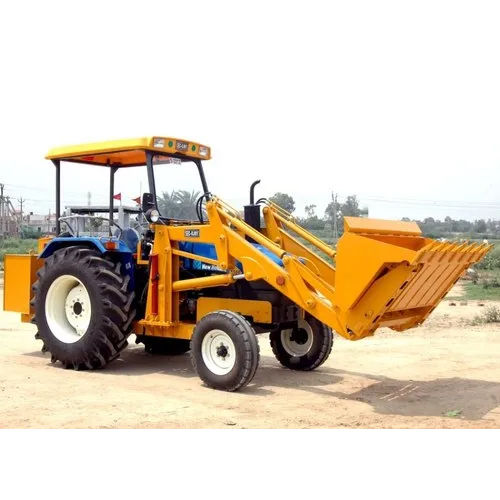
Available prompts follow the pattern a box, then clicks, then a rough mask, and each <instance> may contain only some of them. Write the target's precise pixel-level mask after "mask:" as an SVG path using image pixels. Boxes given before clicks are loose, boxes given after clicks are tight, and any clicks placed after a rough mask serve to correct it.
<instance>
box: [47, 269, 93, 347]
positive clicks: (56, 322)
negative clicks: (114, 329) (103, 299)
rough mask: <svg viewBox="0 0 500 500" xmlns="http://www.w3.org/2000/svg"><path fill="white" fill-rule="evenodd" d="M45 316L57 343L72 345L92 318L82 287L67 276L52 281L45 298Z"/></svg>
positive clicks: (84, 331)
mask: <svg viewBox="0 0 500 500" xmlns="http://www.w3.org/2000/svg"><path fill="white" fill-rule="evenodd" d="M45 317H46V319H47V324H48V326H49V328H50V330H51V332H52V333H53V334H54V336H55V337H56V338H57V339H58V340H59V341H61V342H64V343H65V344H72V343H74V342H77V341H78V340H80V339H81V338H82V337H83V336H84V335H85V333H86V332H87V329H88V327H89V324H90V318H91V317H92V305H91V302H90V296H89V293H88V291H87V289H86V288H85V285H84V284H83V283H82V282H81V281H80V280H79V279H78V278H76V277H75V276H71V275H70V274H64V275H63V276H59V277H58V278H56V279H55V280H54V281H53V282H52V284H51V285H50V287H49V290H48V292H47V296H46V298H45Z"/></svg>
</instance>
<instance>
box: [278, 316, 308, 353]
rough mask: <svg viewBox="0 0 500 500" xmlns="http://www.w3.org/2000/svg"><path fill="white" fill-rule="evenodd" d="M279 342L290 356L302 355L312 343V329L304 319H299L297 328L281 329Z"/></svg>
mask: <svg viewBox="0 0 500 500" xmlns="http://www.w3.org/2000/svg"><path fill="white" fill-rule="evenodd" d="M281 344H282V345H283V349H285V351H286V352H287V353H288V354H290V356H298V357H300V356H304V355H305V354H307V353H308V352H309V351H310V350H311V347H312V344H313V330H312V328H311V325H310V324H309V323H308V322H307V321H306V320H305V319H302V318H301V319H299V321H298V322H297V329H293V328H287V329H286V330H281Z"/></svg>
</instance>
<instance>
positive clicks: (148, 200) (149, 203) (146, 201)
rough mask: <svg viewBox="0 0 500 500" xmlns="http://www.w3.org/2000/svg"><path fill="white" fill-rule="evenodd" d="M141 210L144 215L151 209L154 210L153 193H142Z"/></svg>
mask: <svg viewBox="0 0 500 500" xmlns="http://www.w3.org/2000/svg"><path fill="white" fill-rule="evenodd" d="M141 208H142V211H143V212H144V213H146V212H147V211H148V210H151V209H152V208H156V203H155V198H154V196H153V193H143V195H142V203H141Z"/></svg>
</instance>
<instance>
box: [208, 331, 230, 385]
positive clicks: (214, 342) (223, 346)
mask: <svg viewBox="0 0 500 500" xmlns="http://www.w3.org/2000/svg"><path fill="white" fill-rule="evenodd" d="M201 356H202V358H203V362H204V363H205V366H206V367H207V368H208V369H209V370H210V371H211V372H212V373H214V374H215V375H226V374H227V373H229V372H230V371H231V370H232V369H233V366H234V364H235V362H236V348H235V346H234V342H233V341H232V339H231V337H230V336H229V335H228V334H227V333H226V332H223V331H222V330H210V331H209V332H208V333H207V334H206V335H205V336H204V337H203V341H202V343H201Z"/></svg>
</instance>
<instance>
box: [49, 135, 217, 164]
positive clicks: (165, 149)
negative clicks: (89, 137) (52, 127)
mask: <svg viewBox="0 0 500 500" xmlns="http://www.w3.org/2000/svg"><path fill="white" fill-rule="evenodd" d="M147 151H150V152H153V153H156V154H159V155H165V156H171V157H175V158H178V159H180V160H181V161H193V160H209V159H210V148H209V147H208V146H204V145H203V144H198V143H197V142H192V141H186V140H183V139H175V138H173V137H141V138H138V139H121V140H117V141H106V142H94V143H90V144H79V145H76V146H63V147H59V148H53V149H51V150H50V151H49V152H48V153H47V156H46V159H48V160H59V161H71V162H75V163H86V164H91V165H101V166H105V167H111V166H113V167H118V168H121V167H137V166H140V165H146V163H147V155H146V152H147Z"/></svg>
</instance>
